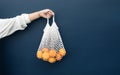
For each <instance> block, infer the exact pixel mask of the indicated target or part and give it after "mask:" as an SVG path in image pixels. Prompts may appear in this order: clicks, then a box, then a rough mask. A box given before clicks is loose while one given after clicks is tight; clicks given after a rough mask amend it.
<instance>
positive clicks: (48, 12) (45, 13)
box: [39, 9, 54, 19]
mask: <svg viewBox="0 0 120 75" xmlns="http://www.w3.org/2000/svg"><path fill="white" fill-rule="evenodd" d="M39 15H40V17H43V18H48V19H49V18H51V17H52V16H53V15H54V12H53V11H52V10H50V9H44V10H41V11H39Z"/></svg>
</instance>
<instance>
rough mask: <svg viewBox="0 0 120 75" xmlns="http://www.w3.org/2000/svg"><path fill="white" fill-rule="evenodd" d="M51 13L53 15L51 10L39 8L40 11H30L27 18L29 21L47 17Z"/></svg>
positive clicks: (49, 16) (50, 15)
mask: <svg viewBox="0 0 120 75" xmlns="http://www.w3.org/2000/svg"><path fill="white" fill-rule="evenodd" d="M53 15H54V12H53V11H52V10H50V9H44V10H41V11H37V12H34V13H30V14H29V18H30V20H31V21H33V20H36V19H38V18H41V17H43V18H48V19H49V18H51V17H52V16H53Z"/></svg>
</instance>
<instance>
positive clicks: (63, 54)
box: [59, 48, 66, 56]
mask: <svg viewBox="0 0 120 75" xmlns="http://www.w3.org/2000/svg"><path fill="white" fill-rule="evenodd" d="M59 53H60V55H62V56H65V55H66V50H65V49H64V48H61V49H60V50H59Z"/></svg>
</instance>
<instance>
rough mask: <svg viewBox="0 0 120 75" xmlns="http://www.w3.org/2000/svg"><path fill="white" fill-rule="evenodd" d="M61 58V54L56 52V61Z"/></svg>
mask: <svg viewBox="0 0 120 75" xmlns="http://www.w3.org/2000/svg"><path fill="white" fill-rule="evenodd" d="M61 59H62V56H61V55H60V53H57V55H56V60H57V61H60V60H61Z"/></svg>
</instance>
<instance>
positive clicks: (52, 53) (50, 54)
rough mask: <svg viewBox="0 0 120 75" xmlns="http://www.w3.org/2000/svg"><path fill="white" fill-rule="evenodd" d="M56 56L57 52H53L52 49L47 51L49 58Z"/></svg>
mask: <svg viewBox="0 0 120 75" xmlns="http://www.w3.org/2000/svg"><path fill="white" fill-rule="evenodd" d="M56 54H57V51H56V50H54V49H53V50H50V51H49V56H50V57H55V56H56Z"/></svg>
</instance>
